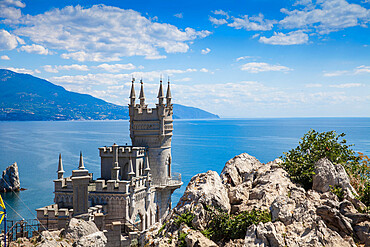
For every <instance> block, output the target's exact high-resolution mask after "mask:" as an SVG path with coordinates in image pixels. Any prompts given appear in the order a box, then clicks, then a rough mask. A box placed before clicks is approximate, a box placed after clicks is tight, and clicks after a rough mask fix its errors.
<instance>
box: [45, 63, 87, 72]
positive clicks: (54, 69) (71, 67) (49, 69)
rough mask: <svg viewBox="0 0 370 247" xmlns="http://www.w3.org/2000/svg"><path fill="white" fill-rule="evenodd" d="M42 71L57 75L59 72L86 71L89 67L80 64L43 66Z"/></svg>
mask: <svg viewBox="0 0 370 247" xmlns="http://www.w3.org/2000/svg"><path fill="white" fill-rule="evenodd" d="M43 68H44V70H45V71H46V72H49V73H58V72H59V71H60V70H79V71H88V70H89V67H88V66H87V65H81V64H71V65H54V66H52V65H45V66H43Z"/></svg>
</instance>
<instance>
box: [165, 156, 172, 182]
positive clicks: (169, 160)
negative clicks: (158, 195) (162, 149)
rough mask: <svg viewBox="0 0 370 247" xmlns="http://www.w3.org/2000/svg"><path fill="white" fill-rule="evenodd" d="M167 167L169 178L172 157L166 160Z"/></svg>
mask: <svg viewBox="0 0 370 247" xmlns="http://www.w3.org/2000/svg"><path fill="white" fill-rule="evenodd" d="M166 166H167V177H169V178H170V177H171V155H168V157H167V159H166Z"/></svg>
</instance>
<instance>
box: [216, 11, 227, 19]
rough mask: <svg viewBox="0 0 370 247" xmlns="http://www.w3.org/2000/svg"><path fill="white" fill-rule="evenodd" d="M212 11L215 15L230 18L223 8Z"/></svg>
mask: <svg viewBox="0 0 370 247" xmlns="http://www.w3.org/2000/svg"><path fill="white" fill-rule="evenodd" d="M212 13H213V14H215V15H223V16H225V17H226V18H227V19H228V18H229V14H228V13H227V12H226V11H223V10H222V9H219V10H214V11H212Z"/></svg>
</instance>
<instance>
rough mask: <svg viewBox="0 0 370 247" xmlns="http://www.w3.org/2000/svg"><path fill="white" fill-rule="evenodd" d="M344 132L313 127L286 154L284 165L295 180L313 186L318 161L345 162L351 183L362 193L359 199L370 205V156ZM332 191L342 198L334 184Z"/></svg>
mask: <svg viewBox="0 0 370 247" xmlns="http://www.w3.org/2000/svg"><path fill="white" fill-rule="evenodd" d="M344 136H345V134H344V133H341V134H337V133H336V132H335V131H328V132H321V133H320V132H317V131H315V130H310V131H309V132H307V133H306V134H305V135H304V136H303V137H302V138H301V140H302V141H300V142H299V145H298V146H297V147H296V148H294V149H292V150H290V151H289V152H286V153H284V156H283V157H281V158H282V160H283V163H282V167H283V168H284V169H285V170H286V171H287V172H288V174H289V176H290V179H291V180H292V181H293V182H296V183H299V184H301V185H303V187H304V188H305V189H306V190H308V189H311V188H312V179H313V175H315V164H316V162H317V161H319V160H320V159H322V158H327V159H329V160H330V161H331V162H332V163H335V164H341V165H343V167H344V168H345V169H346V172H347V174H348V176H349V178H350V181H351V185H352V186H353V188H354V189H355V190H356V191H357V193H358V194H359V196H358V199H359V200H361V201H362V202H363V203H364V204H365V205H366V206H367V207H370V182H369V179H370V166H369V164H370V159H369V157H367V156H366V155H364V154H363V153H356V152H355V151H354V150H353V149H352V148H351V147H352V146H353V145H347V141H346V140H345V139H343V137H344ZM332 191H333V192H334V193H335V194H336V195H337V196H338V197H339V198H341V197H342V196H343V195H342V193H343V191H342V190H341V188H338V187H333V188H332Z"/></svg>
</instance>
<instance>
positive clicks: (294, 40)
mask: <svg viewBox="0 0 370 247" xmlns="http://www.w3.org/2000/svg"><path fill="white" fill-rule="evenodd" d="M259 42H261V43H264V44H269V45H300V44H306V43H307V42H308V34H306V33H304V32H303V31H301V30H298V31H294V32H290V33H287V34H284V33H279V32H278V33H276V32H274V35H273V36H271V37H270V38H266V37H260V39H259Z"/></svg>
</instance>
